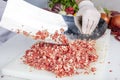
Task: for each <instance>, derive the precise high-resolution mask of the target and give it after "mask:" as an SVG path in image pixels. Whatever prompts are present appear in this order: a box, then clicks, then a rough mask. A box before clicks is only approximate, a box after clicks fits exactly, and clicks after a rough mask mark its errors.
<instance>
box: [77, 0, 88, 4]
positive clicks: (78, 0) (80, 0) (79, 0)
mask: <svg viewBox="0 0 120 80" xmlns="http://www.w3.org/2000/svg"><path fill="white" fill-rule="evenodd" d="M82 1H85V0H76V3H77V4H79V3H80V2H82ZM88 1H90V0H88Z"/></svg>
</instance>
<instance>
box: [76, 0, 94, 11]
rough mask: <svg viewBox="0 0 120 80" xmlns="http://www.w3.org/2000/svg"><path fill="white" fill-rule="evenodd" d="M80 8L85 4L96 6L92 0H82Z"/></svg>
mask: <svg viewBox="0 0 120 80" xmlns="http://www.w3.org/2000/svg"><path fill="white" fill-rule="evenodd" d="M78 6H79V9H80V8H81V7H84V6H89V7H94V4H93V3H92V2H91V1H90V0H82V1H81V2H80V3H79V4H78Z"/></svg>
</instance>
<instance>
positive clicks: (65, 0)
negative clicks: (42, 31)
mask: <svg viewBox="0 0 120 80" xmlns="http://www.w3.org/2000/svg"><path fill="white" fill-rule="evenodd" d="M56 3H60V4H61V5H62V10H63V11H65V9H66V8H68V7H73V8H74V12H75V13H76V12H77V11H78V9H79V8H78V5H77V3H76V1H75V0H49V7H50V8H53V6H54V5H55V4H56Z"/></svg>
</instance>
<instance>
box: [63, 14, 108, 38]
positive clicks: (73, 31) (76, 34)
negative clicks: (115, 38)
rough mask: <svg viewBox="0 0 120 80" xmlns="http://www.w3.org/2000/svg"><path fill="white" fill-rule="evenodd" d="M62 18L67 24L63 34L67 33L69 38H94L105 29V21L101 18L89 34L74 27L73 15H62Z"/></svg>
mask: <svg viewBox="0 0 120 80" xmlns="http://www.w3.org/2000/svg"><path fill="white" fill-rule="evenodd" d="M75 17H78V16H75ZM63 18H64V20H65V22H66V24H67V25H68V30H67V31H65V35H67V36H68V37H69V38H71V39H82V40H83V39H86V40H96V39H98V38H100V37H101V36H102V35H103V34H104V33H105V31H106V29H107V23H106V22H105V21H104V20H103V19H100V21H99V23H98V25H97V27H96V29H95V30H94V31H93V32H92V34H91V35H88V34H82V33H81V32H80V31H79V30H78V28H77V27H76V25H75V22H74V17H73V16H63ZM80 24H81V23H80Z"/></svg>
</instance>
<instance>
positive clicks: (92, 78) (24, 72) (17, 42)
mask: <svg viewBox="0 0 120 80" xmlns="http://www.w3.org/2000/svg"><path fill="white" fill-rule="evenodd" d="M109 37H110V31H109V30H107V32H106V33H105V35H104V36H103V37H101V38H100V39H99V40H98V41H97V44H96V45H99V48H98V53H99V54H100V56H102V57H103V56H104V57H105V55H106V54H107V48H108V45H109V44H108V43H109ZM35 42H36V41H34V40H31V39H29V38H26V37H23V36H21V35H17V36H15V37H13V38H12V39H11V40H9V41H8V42H6V43H5V44H4V45H3V47H0V52H3V54H4V53H5V54H9V53H13V54H19V55H17V57H16V58H14V59H13V60H12V61H10V62H9V63H8V64H7V65H5V66H4V67H3V68H2V70H1V71H2V74H3V75H9V76H13V77H19V78H24V79H32V80H103V77H104V75H103V72H104V68H105V66H104V63H100V62H103V61H104V59H100V58H99V59H100V60H99V62H98V63H97V64H96V65H95V66H96V67H97V72H96V74H95V75H93V74H90V75H81V74H80V75H75V76H72V77H64V78H56V76H55V75H54V74H53V73H51V72H47V71H43V70H35V69H32V68H30V67H29V66H27V65H25V64H23V63H22V61H21V59H20V58H21V56H23V55H24V52H25V50H26V49H28V48H29V47H30V46H31V45H32V44H33V43H35ZM97 47H98V46H97ZM1 50H2V51H1Z"/></svg>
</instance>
